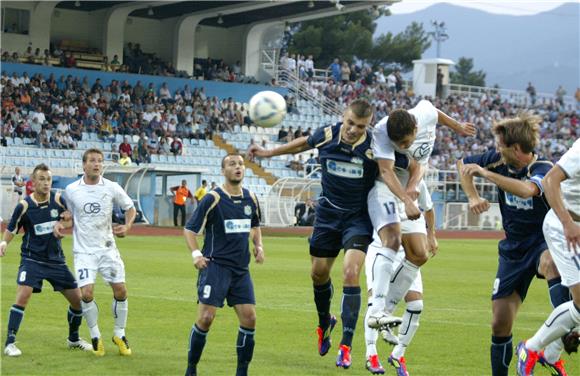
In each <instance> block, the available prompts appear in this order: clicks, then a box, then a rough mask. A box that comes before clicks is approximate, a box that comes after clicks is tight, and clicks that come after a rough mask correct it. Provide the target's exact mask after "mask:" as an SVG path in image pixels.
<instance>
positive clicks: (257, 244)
mask: <svg viewBox="0 0 580 376" xmlns="http://www.w3.org/2000/svg"><path fill="white" fill-rule="evenodd" d="M250 236H251V237H252V243H254V258H255V259H256V262H257V263H258V264H263V263H264V259H265V255H264V246H263V245H262V229H260V228H259V227H253V228H252V230H251V231H250Z"/></svg>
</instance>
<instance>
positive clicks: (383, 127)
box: [367, 100, 476, 328]
mask: <svg viewBox="0 0 580 376" xmlns="http://www.w3.org/2000/svg"><path fill="white" fill-rule="evenodd" d="M438 123H439V124H443V125H446V126H448V127H449V128H451V129H453V130H454V131H455V132H456V133H457V134H458V135H461V136H473V135H475V133H476V128H475V127H474V126H473V124H471V123H459V122H457V121H455V120H453V119H452V118H450V117H449V116H447V115H446V114H444V113H443V112H441V111H439V110H438V109H436V108H435V107H434V106H433V105H432V104H431V103H430V102H429V101H426V100H422V101H420V102H419V103H418V104H417V106H415V108H413V109H411V110H409V111H406V110H403V109H398V110H394V111H392V112H391V113H390V114H389V116H387V117H385V118H383V119H382V120H381V121H380V122H379V123H378V124H377V125H376V126H375V129H374V131H373V153H374V157H375V159H376V160H377V163H378V164H379V169H380V179H379V180H377V181H376V182H375V186H374V187H373V189H372V190H371V191H370V193H369V196H368V207H369V214H370V217H371V221H372V222H373V227H374V229H375V230H376V231H377V233H378V235H379V238H380V240H381V248H380V250H379V253H380V254H382V255H384V256H385V257H380V258H379V259H377V262H376V263H375V264H374V267H373V268H374V269H373V273H374V276H375V279H374V287H373V301H372V303H373V305H372V310H371V313H370V315H369V317H368V321H367V325H369V326H371V327H373V328H378V327H381V326H384V325H385V324H386V323H389V322H391V321H392V318H391V316H390V313H391V312H392V310H393V309H394V307H395V306H396V304H397V302H399V301H400V300H401V299H402V297H403V295H404V294H405V293H406V291H407V290H408V289H409V286H410V285H411V283H412V282H413V280H414V279H415V277H416V276H417V273H418V271H419V267H421V266H422V265H423V264H424V263H425V262H427V260H428V244H427V237H426V236H425V233H424V229H425V227H424V223H421V222H416V223H414V222H408V224H407V225H406V226H408V230H407V231H406V232H407V233H406V236H405V237H403V239H402V243H403V247H404V249H405V259H404V260H403V262H402V264H401V265H402V267H401V268H400V270H399V271H398V273H397V274H395V283H393V284H390V283H389V281H390V280H391V276H392V275H393V273H392V265H393V260H394V256H395V253H396V250H398V249H399V247H400V246H401V224H400V216H401V215H403V213H404V216H405V217H406V218H407V219H409V220H411V221H415V220H417V219H418V218H420V216H421V212H420V211H419V209H418V208H417V205H416V204H415V200H416V199H417V196H418V189H417V187H418V184H419V182H420V181H421V180H422V178H423V175H424V173H425V169H426V167H427V162H428V160H429V156H430V155H431V152H432V151H433V145H434V143H435V136H436V126H437V124H438ZM395 151H398V152H401V153H405V154H406V155H407V156H408V157H409V158H410V159H412V160H414V161H416V162H419V163H418V164H417V168H414V169H412V170H410V171H406V170H404V171H401V172H399V173H395V168H394V167H395ZM403 185H405V188H403ZM385 302H387V303H388V304H389V306H385Z"/></svg>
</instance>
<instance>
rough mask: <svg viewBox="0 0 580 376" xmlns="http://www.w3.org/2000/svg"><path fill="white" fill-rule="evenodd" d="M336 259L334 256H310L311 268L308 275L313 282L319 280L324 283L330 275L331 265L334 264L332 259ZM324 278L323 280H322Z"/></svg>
mask: <svg viewBox="0 0 580 376" xmlns="http://www.w3.org/2000/svg"><path fill="white" fill-rule="evenodd" d="M335 260H336V256H335V257H330V256H323V257H317V256H311V257H310V261H311V264H312V265H311V269H310V275H311V277H312V279H313V280H314V282H315V283H316V282H321V283H324V282H326V281H327V280H328V278H329V277H330V271H331V270H332V266H333V265H334V261H335ZM323 280H324V281H323Z"/></svg>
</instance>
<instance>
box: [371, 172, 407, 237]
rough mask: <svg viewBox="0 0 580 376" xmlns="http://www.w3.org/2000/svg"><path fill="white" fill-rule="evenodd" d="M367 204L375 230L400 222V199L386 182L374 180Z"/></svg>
mask: <svg viewBox="0 0 580 376" xmlns="http://www.w3.org/2000/svg"><path fill="white" fill-rule="evenodd" d="M367 204H368V211H369V216H370V219H371V222H372V225H373V228H375V229H376V230H377V231H379V230H380V229H382V228H383V227H385V226H388V225H392V224H398V223H400V222H401V220H400V214H401V213H400V212H401V205H400V201H399V200H398V199H397V198H396V196H395V195H394V194H393V193H392V192H391V191H390V190H389V188H388V187H387V186H386V184H384V183H382V182H375V186H374V187H373V188H372V189H371V191H370V192H369V195H368V198H367ZM381 239H383V238H381ZM383 240H384V239H383ZM383 244H384V242H383Z"/></svg>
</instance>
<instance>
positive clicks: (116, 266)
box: [98, 249, 125, 285]
mask: <svg viewBox="0 0 580 376" xmlns="http://www.w3.org/2000/svg"><path fill="white" fill-rule="evenodd" d="M98 269H99V273H101V276H102V277H103V279H104V280H105V282H107V283H109V284H111V285H112V284H119V283H125V263H124V262H123V259H122V258H121V254H120V253H119V251H118V250H117V249H112V250H109V251H107V252H104V253H102V254H101V255H100V256H99V266H98Z"/></svg>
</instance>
